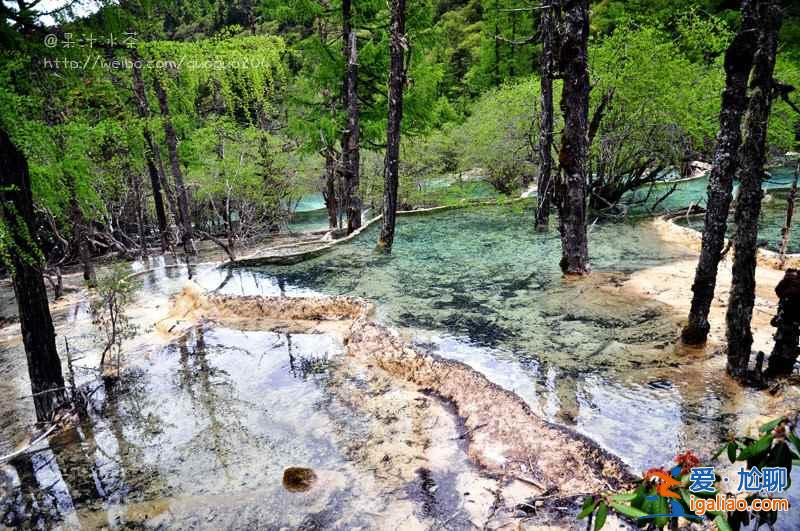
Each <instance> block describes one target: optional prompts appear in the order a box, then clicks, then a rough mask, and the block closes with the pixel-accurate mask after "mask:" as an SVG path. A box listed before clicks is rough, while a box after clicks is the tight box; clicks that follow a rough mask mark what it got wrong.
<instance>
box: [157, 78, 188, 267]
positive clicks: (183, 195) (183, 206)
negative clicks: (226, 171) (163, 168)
mask: <svg viewBox="0 0 800 531" xmlns="http://www.w3.org/2000/svg"><path fill="white" fill-rule="evenodd" d="M153 88H154V89H155V91H156V97H157V98H158V107H159V109H161V117H162V118H163V120H164V136H165V137H166V139H167V151H168V152H169V164H170V169H171V170H172V177H173V179H175V188H176V189H177V196H178V215H179V216H180V220H179V223H180V225H181V243H182V244H183V250H184V251H185V252H186V254H196V253H197V250H196V249H195V247H194V241H193V240H192V239H193V237H194V235H193V234H192V232H193V231H192V217H191V212H190V210H189V195H188V193H187V192H186V185H185V183H184V181H183V172H182V171H181V161H180V158H179V157H178V135H177V134H176V132H175V127H174V126H173V125H172V118H171V117H170V114H169V103H168V102H167V93H166V92H165V91H164V87H163V86H162V85H161V82H160V81H159V80H158V78H157V77H155V78H153Z"/></svg>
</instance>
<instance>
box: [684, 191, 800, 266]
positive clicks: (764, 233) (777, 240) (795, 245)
mask: <svg viewBox="0 0 800 531" xmlns="http://www.w3.org/2000/svg"><path fill="white" fill-rule="evenodd" d="M788 197H789V190H786V189H771V190H769V191H768V192H767V195H766V198H765V200H764V201H763V202H762V203H761V216H760V218H759V224H758V244H759V246H760V247H764V248H767V249H772V250H773V251H777V250H779V249H780V246H781V240H782V236H781V230H782V228H783V226H784V224H785V222H786V205H787V199H788ZM798 219H800V208H796V210H795V215H794V217H793V220H792V227H791V228H790V231H789V242H788V245H787V251H788V252H790V253H800V234H798V233H799V232H800V226H798ZM676 223H678V224H679V225H683V226H685V227H691V228H693V229H695V230H698V231H701V230H703V217H702V216H691V217H689V218H679V219H677V220H676ZM735 228H736V227H735V224H734V220H733V214H731V216H730V218H729V219H728V237H730V236H732V235H733V233H734V231H735Z"/></svg>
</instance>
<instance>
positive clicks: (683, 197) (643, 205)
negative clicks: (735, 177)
mask: <svg viewBox="0 0 800 531" xmlns="http://www.w3.org/2000/svg"><path fill="white" fill-rule="evenodd" d="M793 178H794V168H790V167H780V168H774V169H771V170H770V171H769V178H767V179H765V180H764V182H763V183H762V188H763V189H764V190H766V191H768V192H769V193H772V191H773V190H780V189H786V188H789V187H791V185H792V180H793ZM707 187H708V178H707V177H700V178H697V179H692V180H687V181H679V182H677V183H659V184H657V185H655V186H653V187H652V189H650V188H649V187H642V188H640V189H638V190H636V191H635V192H633V193H630V194H628V195H627V196H625V198H624V200H623V202H624V203H626V204H628V205H629V206H628V208H629V212H630V213H631V214H633V215H649V214H664V213H667V212H672V211H676V210H681V209H685V208H687V207H689V206H690V205H694V206H699V207H702V208H705V206H706V199H707V198H708V193H707V190H706V188H707ZM737 187H738V183H735V184H734V195H735V194H736V188H737ZM673 188H674V190H673ZM662 198H663V199H662Z"/></svg>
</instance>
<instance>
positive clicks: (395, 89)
mask: <svg viewBox="0 0 800 531" xmlns="http://www.w3.org/2000/svg"><path fill="white" fill-rule="evenodd" d="M391 9H392V15H391V17H392V18H391V22H390V28H389V32H390V36H389V39H390V41H389V120H388V127H387V129H386V160H385V162H384V169H383V176H384V183H383V225H382V227H381V235H380V239H379V240H378V247H380V248H382V249H383V250H385V251H391V250H392V244H393V243H394V229H395V223H396V220H397V186H398V183H399V166H400V125H401V122H402V120H403V87H404V86H405V84H406V79H405V78H406V76H405V66H404V62H405V61H404V60H405V53H406V50H407V49H408V43H407V42H406V36H405V33H406V28H405V25H406V0H392V1H391Z"/></svg>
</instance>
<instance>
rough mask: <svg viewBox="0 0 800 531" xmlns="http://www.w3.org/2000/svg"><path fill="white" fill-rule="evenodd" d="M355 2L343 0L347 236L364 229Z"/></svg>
mask: <svg viewBox="0 0 800 531" xmlns="http://www.w3.org/2000/svg"><path fill="white" fill-rule="evenodd" d="M350 3H351V0H342V26H343V31H342V38H343V39H344V60H345V72H344V93H343V97H344V98H343V99H344V102H343V103H344V108H345V113H347V124H346V126H345V129H344V133H343V134H342V178H343V181H344V205H343V206H344V210H345V212H346V214H347V233H348V234H350V233H351V232H353V231H354V230H356V229H358V228H359V227H361V198H360V197H359V195H358V185H359V145H358V142H359V140H358V137H359V124H358V89H357V83H358V44H357V39H356V32H355V31H353V27H352V14H351V9H350V8H351V5H350Z"/></svg>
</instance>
